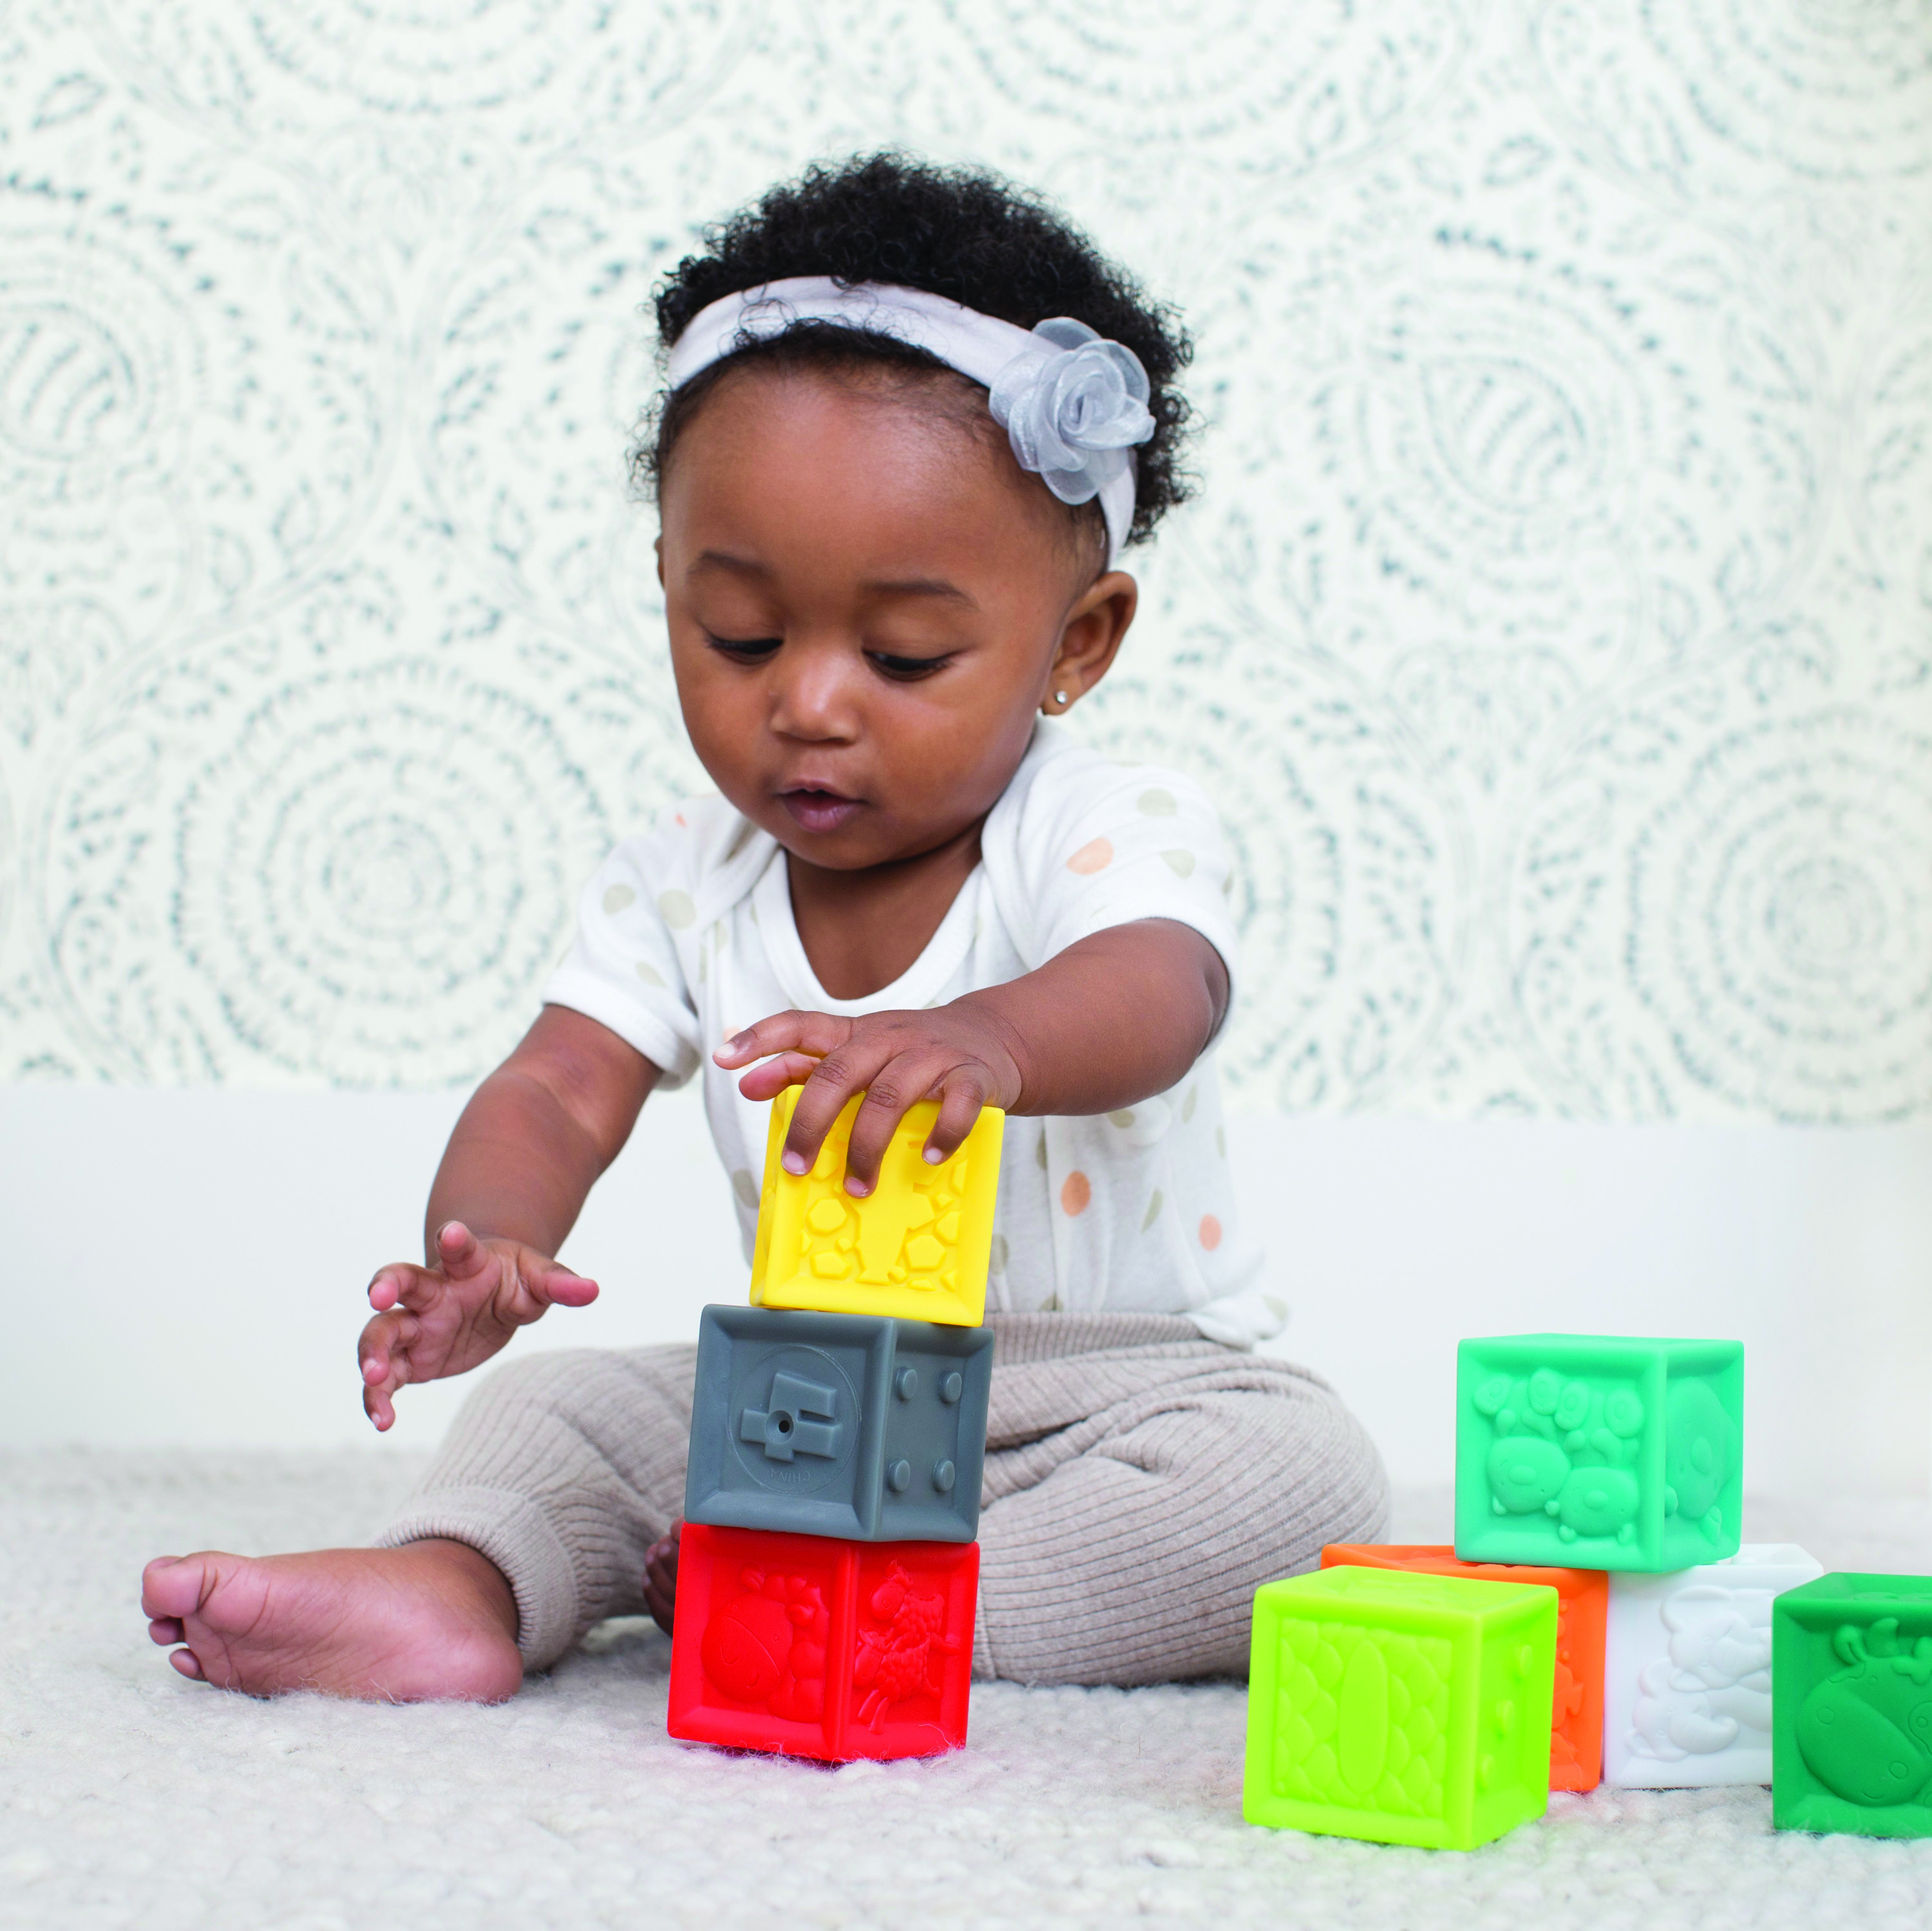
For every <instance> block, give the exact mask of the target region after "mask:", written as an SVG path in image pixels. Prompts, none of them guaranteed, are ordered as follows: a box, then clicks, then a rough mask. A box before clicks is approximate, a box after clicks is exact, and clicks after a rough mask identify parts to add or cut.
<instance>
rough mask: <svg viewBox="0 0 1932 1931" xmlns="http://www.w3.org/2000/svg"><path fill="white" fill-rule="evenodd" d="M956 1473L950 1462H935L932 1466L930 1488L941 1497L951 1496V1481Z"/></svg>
mask: <svg viewBox="0 0 1932 1931" xmlns="http://www.w3.org/2000/svg"><path fill="white" fill-rule="evenodd" d="M957 1473H958V1471H956V1469H955V1468H953V1465H952V1463H951V1462H935V1463H934V1464H933V1465H932V1486H934V1487H935V1489H938V1491H939V1492H940V1493H941V1495H951V1494H952V1492H953V1481H954V1480H955V1478H956V1475H957Z"/></svg>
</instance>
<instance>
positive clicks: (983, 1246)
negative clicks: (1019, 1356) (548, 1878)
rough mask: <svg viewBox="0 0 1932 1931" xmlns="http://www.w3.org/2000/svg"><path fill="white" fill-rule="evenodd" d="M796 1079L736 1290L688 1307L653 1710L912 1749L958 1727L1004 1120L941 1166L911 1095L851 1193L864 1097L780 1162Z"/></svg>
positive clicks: (692, 1720) (695, 1734) (821, 1742)
mask: <svg viewBox="0 0 1932 1931" xmlns="http://www.w3.org/2000/svg"><path fill="white" fill-rule="evenodd" d="M798 1093H799V1089H798V1088H796V1087H793V1088H791V1089H790V1090H788V1091H787V1092H786V1093H783V1094H781V1095H780V1096H779V1097H778V1099H776V1100H775V1101H774V1102H773V1103H772V1117H771V1126H770V1130H769V1139H768V1141H767V1144H766V1155H765V1174H764V1187H763V1195H762V1198H761V1200H760V1205H759V1212H758V1231H757V1245H756V1248H755V1250H754V1255H753V1258H752V1266H751V1305H750V1306H745V1307H709V1308H706V1309H705V1310H704V1313H703V1317H702V1319H701V1321H700V1327H699V1330H698V1344H697V1381H696V1384H695V1388H694V1394H693V1398H692V1403H691V1455H690V1462H689V1466H688V1474H687V1477H686V1480H685V1504H684V1513H685V1529H684V1532H683V1537H682V1546H681V1549H680V1552H679V1560H678V1577H677V1604H676V1615H675V1617H674V1618H673V1624H674V1629H673V1636H672V1645H671V1677H670V1716H669V1728H670V1733H671V1735H673V1736H674V1737H682V1738H688V1739H689V1740H691V1741H694V1742H701V1743H710V1744H724V1745H728V1746H730V1747H734V1748H736V1749H740V1750H771V1751H775V1752H778V1753H784V1754H787V1755H791V1756H809V1757H818V1758H822V1759H827V1760H829V1761H832V1762H844V1761H846V1760H848V1759H853V1758H859V1757H903V1756H930V1755H932V1754H933V1753H936V1752H938V1751H941V1750H952V1749H956V1748H958V1747H959V1745H961V1744H963V1743H964V1742H965V1740H966V1720H967V1701H968V1687H969V1684H970V1682H971V1675H972V1663H973V1623H974V1613H975V1611H976V1609H977V1603H978V1597H979V1573H980V1549H979V1544H978V1542H977V1540H976V1537H977V1535H978V1534H979V1526H980V1473H981V1468H982V1465H983V1462H984V1460H985V1456H986V1404H987V1397H988V1394H989V1390H990V1387H991V1380H992V1358H993V1338H992V1331H991V1330H989V1329H988V1328H986V1327H984V1326H983V1325H982V1323H983V1320H984V1317H985V1311H986V1269H987V1262H988V1259H989V1256H990V1254H991V1252H992V1233H993V1207H994V1197H995V1192H996V1191H997V1189H998V1184H999V1171H1000V1142H1001V1132H1002V1130H1003V1128H1004V1116H1003V1115H1002V1114H1001V1113H999V1112H998V1111H997V1110H996V1109H994V1108H988V1109H987V1110H986V1111H985V1112H983V1114H981V1115H980V1120H979V1122H978V1123H977V1125H976V1126H974V1129H973V1131H972V1132H971V1134H970V1135H968V1138H967V1139H966V1141H965V1144H963V1145H962V1147H960V1148H959V1150H958V1151H957V1152H956V1153H955V1154H954V1155H953V1157H952V1158H951V1159H950V1160H948V1161H947V1162H944V1164H942V1165H929V1163H928V1162H926V1159H925V1158H924V1153H923V1150H924V1147H925V1144H926V1138H927V1136H928V1135H929V1134H930V1133H931V1132H932V1126H933V1122H934V1120H935V1118H936V1117H937V1114H938V1108H937V1107H936V1106H935V1105H933V1104H932V1103H931V1102H928V1103H926V1104H924V1105H919V1106H916V1107H914V1108H912V1109H911V1111H910V1112H908V1113H907V1115H906V1116H905V1117H904V1120H901V1123H900V1124H899V1126H898V1131H897V1132H895V1135H894V1136H893V1138H892V1144H891V1145H890V1147H889V1148H888V1149H887V1151H886V1156H885V1159H884V1160H883V1162H882V1163H881V1165H880V1174H879V1181H878V1185H877V1187H876V1188H875V1189H874V1190H873V1192H871V1194H870V1195H868V1196H867V1197H866V1198H864V1199H862V1200H857V1199H854V1198H852V1196H851V1195H849V1194H847V1192H845V1188H844V1179H845V1157H846V1150H847V1144H848V1142H849V1141H850V1135H851V1129H852V1123H853V1118H854V1117H855V1116H856V1113H857V1111H858V1108H859V1103H860V1102H859V1099H854V1100H853V1102H851V1103H850V1105H848V1106H847V1108H846V1109H845V1111H844V1112H843V1113H842V1114H841V1115H840V1117H839V1119H838V1123H837V1124H836V1125H835V1126H834V1127H833V1129H832V1131H831V1132H829V1134H827V1135H826V1139H825V1142H824V1144H823V1147H822V1148H821V1149H820V1153H819V1156H818V1159H817V1162H816V1164H815V1165H814V1166H813V1168H812V1169H811V1171H810V1172H809V1173H808V1174H803V1175H800V1176H796V1177H795V1176H793V1175H792V1174H787V1172H786V1171H784V1168H783V1166H782V1165H781V1164H780V1160H779V1155H780V1153H781V1150H782V1148H783V1147H784V1139H785V1135H786V1132H787V1129H789V1127H790V1123H791V1116H792V1112H793V1108H794V1107H795V1106H796V1102H797V1096H798ZM862 1097H863V1096H860V1099H862Z"/></svg>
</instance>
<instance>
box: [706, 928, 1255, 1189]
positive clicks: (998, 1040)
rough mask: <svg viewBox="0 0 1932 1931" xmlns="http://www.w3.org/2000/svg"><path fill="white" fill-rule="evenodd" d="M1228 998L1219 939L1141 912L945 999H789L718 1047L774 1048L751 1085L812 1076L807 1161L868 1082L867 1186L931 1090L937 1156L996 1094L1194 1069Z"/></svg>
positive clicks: (858, 1175) (853, 1155)
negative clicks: (892, 1007)
mask: <svg viewBox="0 0 1932 1931" xmlns="http://www.w3.org/2000/svg"><path fill="white" fill-rule="evenodd" d="M1227 1006H1228V970H1227V967H1226V965H1224V964H1223V963H1222V959H1221V955H1220V953H1219V952H1217V951H1216V950H1215V949H1214V947H1213V946H1211V944H1209V943H1208V940H1206V939H1205V937H1203V936H1202V934H1200V933H1199V932H1197V931H1195V930H1194V928H1193V927H1192V926H1191V925H1182V924H1181V923H1180V922H1178V920H1175V919H1137V920H1136V921H1134V922H1133V923H1131V924H1129V925H1114V926H1109V928H1107V929H1106V931H1100V932H1096V933H1094V934H1093V935H1092V936H1091V937H1088V938H1085V939H1082V940H1079V942H1078V943H1076V944H1073V945H1070V946H1068V947H1067V949H1066V950H1065V951H1064V952H1059V953H1057V954H1055V956H1054V957H1053V958H1050V959H1049V960H1048V961H1047V962H1046V964H1045V965H1043V966H1042V967H1040V970H1038V971H1037V972H1030V973H1025V974H1024V975H1023V976H1021V977H1020V978H1019V979H1010V980H1009V981H1008V982H1007V983H1006V984H1005V985H996V986H989V987H988V988H986V990H985V991H980V992H970V993H968V994H966V995H965V997H964V998H962V999H957V1000H954V1001H953V1003H952V1004H951V1005H950V1006H938V1007H935V1008H934V1009H932V1010H930V1011H927V1012H875V1013H870V1014H868V1015H865V1017H863V1018H857V1019H849V1018H838V1017H835V1016H834V1015H831V1014H829V1013H823V1012H780V1013H777V1014H775V1015H773V1016H772V1018H769V1019H764V1020H761V1021H759V1023H758V1024H757V1025H755V1026H753V1027H750V1028H748V1030H746V1031H745V1032H742V1033H739V1034H738V1035H737V1036H736V1037H735V1038H733V1039H732V1040H730V1042H729V1043H728V1044H727V1045H725V1046H724V1048H722V1049H721V1051H719V1053H718V1056H717V1057H718V1064H719V1065H720V1066H726V1067H732V1068H736V1067H738V1066H748V1065H750V1063H751V1061H753V1060H760V1059H763V1060H766V1064H764V1065H763V1066H758V1067H756V1068H754V1069H753V1070H752V1071H751V1072H748V1073H747V1074H746V1075H745V1077H744V1078H743V1079H742V1080H741V1081H739V1088H740V1090H742V1092H743V1093H744V1094H745V1096H746V1097H747V1098H748V1099H771V1098H772V1096H774V1095H775V1094H777V1093H780V1092H781V1091H782V1090H784V1088H785V1087H787V1086H792V1085H796V1084H799V1082H800V1081H802V1082H803V1083H804V1086H805V1090H804V1092H803V1093H801V1094H800V1095H799V1101H798V1107H797V1110H796V1111H795V1112H794V1113H793V1115H792V1122H791V1131H790V1134H789V1135H787V1138H786V1140H785V1150H784V1156H783V1157H784V1164H785V1165H786V1167H787V1168H788V1169H789V1170H790V1171H792V1172H793V1173H799V1174H802V1173H804V1172H805V1171H807V1170H808V1168H810V1167H811V1163H812V1162H813V1161H814V1160H815V1159H817V1156H818V1147H819V1142H820V1141H821V1140H823V1138H824V1137H825V1135H826V1131H827V1130H828V1129H829V1127H830V1126H831V1125H832V1122H833V1121H834V1120H836V1119H837V1118H838V1113H839V1110H840V1109H841V1108H842V1107H843V1106H844V1105H845V1103H846V1102H847V1100H849V1099H850V1098H851V1096H853V1094H854V1093H857V1092H858V1091H859V1090H860V1089H861V1088H864V1089H865V1090H866V1098H865V1104H864V1105H862V1107H860V1108H859V1116H858V1118H857V1120H856V1121H855V1122H854V1123H853V1129H852V1141H851V1146H850V1150H849V1152H848V1153H847V1157H846V1168H845V1171H846V1183H845V1184H846V1189H847V1192H850V1193H853V1194H857V1195H864V1194H867V1193H869V1192H871V1189H872V1188H873V1186H874V1185H875V1184H876V1183H877V1180H878V1172H879V1162H880V1159H881V1158H882V1157H883V1155H884V1153H885V1150H886V1144H887V1143H888V1142H889V1141H890V1140H891V1138H892V1132H893V1129H895V1127H896V1126H898V1123H899V1120H900V1119H901V1117H903V1115H904V1113H905V1111H906V1109H907V1108H908V1107H910V1106H911V1105H913V1104H914V1103H915V1102H916V1101H919V1100H922V1099H937V1100H938V1102H939V1103H940V1105H939V1118H938V1122H937V1123H936V1124H935V1126H934V1128H933V1130H932V1134H931V1135H930V1137H929V1138H928V1140H927V1142H926V1158H927V1159H929V1160H935V1161H936V1160H944V1159H947V1157H948V1156H950V1154H951V1153H953V1150H955V1149H956V1147H958V1146H959V1143H960V1141H962V1140H963V1139H965V1137H966V1135H967V1134H968V1132H970V1131H971V1128H972V1125H973V1123H974V1120H977V1118H978V1117H979V1115H980V1108H982V1107H983V1106H998V1107H1000V1108H1004V1110H1005V1111H1007V1112H1008V1113H1021V1114H1048V1113H1058V1114H1087V1113H1106V1112H1110V1111H1112V1110H1113V1109H1114V1108H1116V1107H1122V1106H1133V1105H1136V1104H1137V1103H1138V1102H1140V1101H1142V1100H1144V1099H1146V1098H1147V1097H1148V1096H1149V1095H1150V1094H1151V1093H1162V1092H1164V1091H1166V1089H1167V1088H1168V1087H1171V1086H1172V1085H1173V1084H1175V1082H1176V1081H1178V1080H1179V1079H1180V1078H1181V1077H1182V1075H1184V1074H1185V1073H1186V1072H1187V1069H1188V1068H1189V1067H1190V1066H1192V1065H1193V1063H1194V1062H1195V1061H1196V1060H1197V1059H1199V1057H1201V1054H1202V1050H1203V1049H1204V1048H1205V1047H1206V1045H1207V1044H1208V1041H1209V1040H1210V1039H1212V1038H1213V1037H1214V1032H1215V1029H1216V1028H1217V1027H1218V1026H1219V1025H1220V1023H1221V1018H1222V1015H1223V1013H1225V1012H1226V1010H1227ZM768 1056H769V1057H768Z"/></svg>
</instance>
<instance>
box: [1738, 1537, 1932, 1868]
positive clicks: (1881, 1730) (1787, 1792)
mask: <svg viewBox="0 0 1932 1931" xmlns="http://www.w3.org/2000/svg"><path fill="white" fill-rule="evenodd" d="M1771 1676H1772V1692H1771V1695H1772V1723H1771V1777H1772V1783H1771V1821H1772V1823H1774V1824H1775V1825H1776V1826H1777V1827H1778V1829H1779V1830H1781V1831H1851V1832H1854V1833H1855V1834H1857V1835H1858V1836H1860V1837H1932V1576H1844V1575H1833V1576H1820V1577H1819V1578H1818V1579H1817V1582H1807V1583H1805V1584H1804V1585H1802V1587H1801V1588H1796V1589H1787V1591H1785V1592H1784V1594H1783V1595H1781V1596H1780V1597H1777V1598H1775V1600H1774V1601H1773V1602H1772V1606H1771Z"/></svg>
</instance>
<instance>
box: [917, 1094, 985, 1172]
mask: <svg viewBox="0 0 1932 1931" xmlns="http://www.w3.org/2000/svg"><path fill="white" fill-rule="evenodd" d="M985 1105H986V1091H985V1090H984V1088H983V1087H981V1086H980V1083H979V1082H978V1081H977V1080H974V1079H971V1078H968V1077H967V1076H965V1075H963V1074H956V1075H953V1077H952V1078H950V1079H949V1080H948V1081H947V1082H946V1084H945V1086H944V1087H943V1088H942V1089H941V1093H940V1096H939V1117H938V1119H937V1120H935V1121H934V1122H933V1123H932V1132H930V1133H929V1134H928V1135H926V1159H927V1161H928V1162H929V1164H930V1165H933V1166H935V1167H938V1166H943V1165H944V1164H945V1163H946V1162H947V1161H948V1160H950V1159H952V1157H953V1155H954V1154H955V1153H958V1152H959V1149H960V1147H962V1145H963V1144H965V1138H966V1136H967V1135H968V1134H969V1133H970V1132H972V1130H973V1128H974V1123H975V1122H976V1121H977V1120H978V1119H979V1117H980V1112H981V1111H982V1109H983V1108H984V1107H985Z"/></svg>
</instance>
